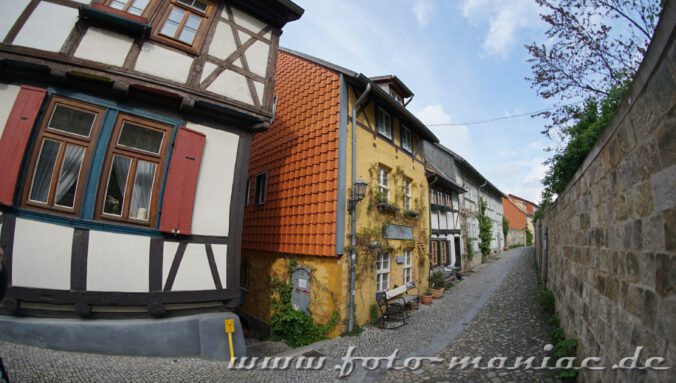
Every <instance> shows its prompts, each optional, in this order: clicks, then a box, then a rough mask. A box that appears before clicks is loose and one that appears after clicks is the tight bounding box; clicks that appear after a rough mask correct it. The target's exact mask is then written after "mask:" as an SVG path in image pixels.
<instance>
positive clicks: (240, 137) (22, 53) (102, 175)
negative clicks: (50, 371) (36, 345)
mask: <svg viewBox="0 0 676 383" xmlns="http://www.w3.org/2000/svg"><path fill="white" fill-rule="evenodd" d="M0 10H1V11H2V16H1V18H2V20H1V21H0V41H1V43H0V135H1V138H0V224H1V225H2V226H1V230H2V231H1V232H2V236H1V245H2V247H3V248H4V250H5V253H6V258H7V261H6V266H7V269H8V279H9V280H8V281H7V283H8V288H7V295H6V297H5V299H4V310H5V312H6V313H19V314H22V315H26V314H28V315H30V314H32V313H40V314H41V315H48V316H52V315H64V313H68V312H72V313H77V314H79V315H80V316H83V317H105V316H115V317H130V316H144V315H153V316H163V315H167V314H180V313H193V312H200V313H202V312H205V311H223V310H227V308H230V307H234V306H236V305H237V304H238V303H239V296H240V289H239V287H240V283H239V266H240V242H241V235H242V217H243V208H244V197H245V196H244V194H245V188H244V180H245V179H246V176H247V166H248V159H249V150H250V145H251V142H252V139H253V135H254V133H255V132H258V131H261V130H264V129H265V128H266V127H267V126H268V125H269V122H270V121H271V119H272V117H273V109H274V108H273V104H274V102H273V98H274V94H273V89H274V87H273V84H274V74H275V62H276V57H277V48H278V41H279V36H280V34H281V29H282V27H283V26H284V25H285V24H286V23H287V22H290V21H293V20H296V19H298V18H299V17H300V16H301V14H302V12H303V10H302V9H301V8H299V7H298V6H296V5H295V4H293V3H292V2H291V1H288V0H266V1H258V0H253V1H252V0H246V1H245V0H227V1H226V0H166V1H160V0H94V1H89V0H42V1H40V0H16V1H14V0H13V1H3V2H2V4H0ZM221 324H222V322H221Z"/></svg>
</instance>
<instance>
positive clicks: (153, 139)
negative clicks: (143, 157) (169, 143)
mask: <svg viewBox="0 0 676 383" xmlns="http://www.w3.org/2000/svg"><path fill="white" fill-rule="evenodd" d="M163 138H164V133H163V132H160V131H157V130H154V129H148V128H145V127H143V126H139V125H136V124H132V123H129V122H125V123H124V125H123V126H122V132H120V139H119V140H118V141H117V144H118V145H122V146H127V147H130V148H135V149H139V150H143V151H145V152H150V153H155V154H159V153H160V149H161V148H162V139H163Z"/></svg>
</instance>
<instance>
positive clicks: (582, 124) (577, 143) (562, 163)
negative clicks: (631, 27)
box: [542, 84, 628, 205]
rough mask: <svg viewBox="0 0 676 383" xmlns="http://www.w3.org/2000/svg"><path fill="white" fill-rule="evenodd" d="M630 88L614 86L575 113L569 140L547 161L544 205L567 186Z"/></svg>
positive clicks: (544, 181)
mask: <svg viewBox="0 0 676 383" xmlns="http://www.w3.org/2000/svg"><path fill="white" fill-rule="evenodd" d="M627 88H628V84H623V85H622V86H618V87H615V88H613V89H611V90H610V92H609V94H608V96H607V97H606V98H604V99H603V100H602V101H600V102H596V101H594V100H592V99H589V100H587V102H586V104H585V107H584V109H583V110H582V111H581V112H580V113H579V114H577V115H576V116H575V118H576V120H577V122H576V123H575V124H573V125H572V126H570V127H569V128H566V135H567V136H568V137H569V140H568V143H567V144H566V145H565V147H564V149H563V150H561V151H559V152H557V153H555V154H554V155H553V156H552V158H550V159H549V160H547V161H546V162H545V164H546V165H549V169H547V172H546V173H545V178H544V179H543V180H542V183H543V184H544V186H545V190H544V191H543V195H542V202H543V205H545V204H548V203H549V201H551V199H552V196H554V195H555V194H556V195H558V194H561V193H562V192H563V191H564V190H565V188H566V185H568V182H570V180H571V179H572V178H573V176H574V175H575V172H576V171H577V168H578V167H580V165H582V162H583V161H584V159H585V157H586V156H587V154H588V153H589V151H590V150H591V148H592V147H593V146H594V143H596V140H597V139H598V138H599V136H600V135H601V133H603V131H604V130H605V129H606V127H607V126H608V124H609V123H610V120H611V119H612V117H613V116H614V115H615V112H617V109H618V108H619V106H620V104H621V103H622V100H623V98H624V95H625V93H626V91H627Z"/></svg>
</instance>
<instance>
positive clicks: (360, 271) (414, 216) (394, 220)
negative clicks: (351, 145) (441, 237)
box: [356, 163, 429, 279]
mask: <svg viewBox="0 0 676 383" xmlns="http://www.w3.org/2000/svg"><path fill="white" fill-rule="evenodd" d="M378 168H379V164H378V163H374V164H372V165H371V167H370V168H369V187H368V193H367V196H366V198H365V199H366V202H367V203H368V204H367V209H366V214H367V220H366V222H367V225H366V226H365V227H362V228H361V229H360V230H359V231H358V232H357V244H356V245H357V249H356V250H357V252H358V253H359V255H360V256H359V257H358V258H357V264H356V274H357V278H358V279H362V278H364V277H366V276H368V275H372V273H373V271H374V270H375V267H376V257H377V255H378V254H382V253H390V254H392V253H403V252H404V250H413V249H415V248H416V246H417V245H418V244H426V243H427V241H428V240H429V234H428V232H427V230H426V229H425V227H424V222H423V220H422V217H424V216H425V215H424V213H425V210H424V209H426V206H427V204H426V203H425V198H426V190H425V188H424V187H423V186H422V185H418V184H417V183H415V182H413V181H410V196H411V201H410V208H409V209H405V208H404V189H403V186H404V184H403V182H404V179H405V178H406V174H405V173H404V171H403V169H402V168H401V167H399V166H398V167H397V168H396V169H394V171H392V172H390V177H389V185H388V186H389V191H390V193H389V194H390V198H389V199H388V198H386V196H385V195H384V194H383V193H382V192H381V191H380V188H379V184H378ZM384 205H387V206H384ZM387 225H404V226H411V227H413V228H414V230H413V233H414V239H413V240H390V239H388V238H385V236H384V235H383V228H384V227H385V226H387ZM395 243H396V244H395ZM417 250H418V267H419V269H421V268H423V267H424V266H425V264H426V262H427V254H423V253H422V251H421V250H420V249H417ZM418 275H420V273H418Z"/></svg>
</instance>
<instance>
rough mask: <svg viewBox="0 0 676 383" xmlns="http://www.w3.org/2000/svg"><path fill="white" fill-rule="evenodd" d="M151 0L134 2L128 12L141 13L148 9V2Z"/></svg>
mask: <svg viewBox="0 0 676 383" xmlns="http://www.w3.org/2000/svg"><path fill="white" fill-rule="evenodd" d="M149 2H150V0H136V1H134V3H133V4H132V5H131V7H129V9H128V10H127V12H129V13H131V14H134V15H139V16H140V15H141V14H142V13H143V11H144V10H145V9H146V7H147V6H148V3H149Z"/></svg>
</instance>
